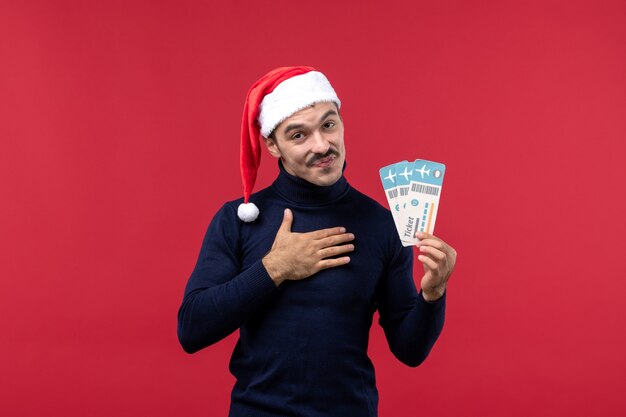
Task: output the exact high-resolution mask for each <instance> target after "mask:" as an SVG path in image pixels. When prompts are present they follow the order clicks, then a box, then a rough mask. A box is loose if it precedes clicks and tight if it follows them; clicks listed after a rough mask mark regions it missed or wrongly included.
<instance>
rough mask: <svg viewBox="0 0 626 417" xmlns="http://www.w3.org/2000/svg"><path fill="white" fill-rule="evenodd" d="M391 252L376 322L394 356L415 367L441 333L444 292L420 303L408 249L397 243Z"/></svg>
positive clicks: (380, 288)
mask: <svg viewBox="0 0 626 417" xmlns="http://www.w3.org/2000/svg"><path fill="white" fill-rule="evenodd" d="M395 238H396V239H397V237H395ZM394 252H395V253H394V256H393V258H392V260H391V261H390V263H389V265H388V267H387V271H386V274H385V276H384V277H383V279H382V281H381V283H380V286H379V288H378V296H377V302H378V309H379V313H380V320H379V323H380V325H381V326H382V328H383V329H384V331H385V336H386V338H387V343H388V344H389V348H390V350H391V352H392V353H393V354H394V356H395V357H396V358H398V359H399V360H400V361H401V362H403V363H404V364H406V365H408V366H412V367H415V366H418V365H419V364H421V363H422V362H423V361H424V360H425V359H426V357H427V356H428V354H429V353H430V350H431V349H432V347H433V345H434V344H435V342H436V341H437V338H438V337H439V335H440V334H441V330H442V329H443V323H444V318H445V304H446V293H444V295H443V297H442V298H440V299H438V300H436V301H434V302H427V301H426V300H424V297H422V294H421V293H418V292H417V289H416V287H415V282H414V281H413V250H412V247H408V248H405V247H402V246H401V244H400V243H399V241H398V242H397V245H395V249H394Z"/></svg>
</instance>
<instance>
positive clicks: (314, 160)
mask: <svg viewBox="0 0 626 417" xmlns="http://www.w3.org/2000/svg"><path fill="white" fill-rule="evenodd" d="M331 155H334V156H336V157H339V152H337V151H336V150H334V149H329V150H328V152H326V153H325V154H323V155H321V154H315V155H313V156H311V159H309V160H308V161H307V162H306V166H307V167H309V168H310V167H312V166H313V165H315V164H316V163H317V161H319V160H320V159H324V158H328V157H329V156H331Z"/></svg>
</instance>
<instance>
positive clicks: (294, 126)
mask: <svg viewBox="0 0 626 417" xmlns="http://www.w3.org/2000/svg"><path fill="white" fill-rule="evenodd" d="M333 115H334V116H337V112H336V111H335V110H328V111H327V112H326V113H324V115H323V116H322V117H320V123H321V122H323V121H324V119H326V118H327V117H328V116H333ZM303 127H305V125H303V124H302V123H294V124H290V125H287V127H285V130H284V131H283V134H284V135H286V134H287V133H289V132H290V131H292V130H295V129H301V128H303Z"/></svg>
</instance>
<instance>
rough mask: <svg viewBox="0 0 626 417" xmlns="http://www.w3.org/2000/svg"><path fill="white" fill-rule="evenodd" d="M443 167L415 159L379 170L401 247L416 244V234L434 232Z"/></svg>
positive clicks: (444, 169)
mask: <svg viewBox="0 0 626 417" xmlns="http://www.w3.org/2000/svg"><path fill="white" fill-rule="evenodd" d="M445 171H446V166H445V165H444V164H441V163H438V162H432V161H427V160H423V159H416V160H415V161H414V162H407V161H402V162H398V163H396V164H391V165H387V166H386V167H383V168H381V169H380V171H379V174H380V179H381V181H382V183H383V188H384V189H385V194H386V196H387V202H388V204H389V208H390V210H391V213H392V215H393V220H394V223H395V225H396V229H397V231H398V236H399V237H400V240H401V241H402V244H403V245H404V246H409V245H415V244H417V242H418V241H419V240H418V239H417V237H416V236H415V235H416V233H417V232H427V233H433V232H434V230H435V222H436V220H437V210H438V208H439V198H440V197H441V188H442V186H443V177H444V174H445Z"/></svg>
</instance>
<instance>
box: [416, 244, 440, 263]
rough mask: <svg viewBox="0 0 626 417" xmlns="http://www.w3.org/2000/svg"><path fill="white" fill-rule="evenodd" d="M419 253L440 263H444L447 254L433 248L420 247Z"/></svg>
mask: <svg viewBox="0 0 626 417" xmlns="http://www.w3.org/2000/svg"><path fill="white" fill-rule="evenodd" d="M419 251H420V252H421V253H422V254H423V255H429V256H430V257H432V258H433V259H436V260H438V261H443V260H444V259H446V253H445V252H444V251H442V250H439V249H436V248H434V247H432V246H420V247H419Z"/></svg>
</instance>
